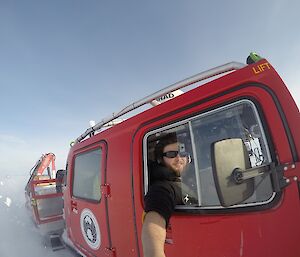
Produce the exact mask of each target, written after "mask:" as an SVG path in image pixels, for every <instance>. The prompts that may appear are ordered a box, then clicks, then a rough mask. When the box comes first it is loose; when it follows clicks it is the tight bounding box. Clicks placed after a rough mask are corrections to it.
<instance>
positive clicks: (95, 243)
mask: <svg viewBox="0 0 300 257" xmlns="http://www.w3.org/2000/svg"><path fill="white" fill-rule="evenodd" d="M80 227H81V233H82V235H83V238H84V240H85V241H86V243H87V244H88V245H89V247H91V248H92V249H93V250H97V249H99V247H100V245H101V234H100V228H99V225H98V222H97V219H96V217H95V215H94V214H93V213H92V211H91V210H89V209H84V210H83V211H82V212H81V215H80Z"/></svg>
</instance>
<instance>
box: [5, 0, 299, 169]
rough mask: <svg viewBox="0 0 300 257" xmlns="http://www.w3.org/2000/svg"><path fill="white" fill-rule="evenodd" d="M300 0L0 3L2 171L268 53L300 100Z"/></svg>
mask: <svg viewBox="0 0 300 257" xmlns="http://www.w3.org/2000/svg"><path fill="white" fill-rule="evenodd" d="M299 10H300V2H299V1H297V0H295V1H279V0H272V1H268V0H267V1H258V0H253V1H241V0H240V1H230V0H229V1H214V0H212V1H199V0H186V1H182V0H152V1H143V0H140V1H137V0H136V1H132V0H128V1H124V0H123V1H114V0H110V1H104V0H85V1H83V0H81V1H79V0H48V1H46V0H26V1H24V0H10V1H8V0H0V89H1V101H0V115H1V116H0V117H1V126H0V155H1V159H0V166H1V170H0V172H6V173H19V174H24V173H27V172H29V170H30V168H31V166H33V164H34V163H35V161H36V160H37V159H38V158H39V157H40V155H41V154H42V153H45V152H54V153H55V154H56V156H57V166H58V168H63V167H64V165H65V160H66V156H67V153H68V150H69V142H70V141H72V140H73V139H74V138H76V137H78V136H79V135H80V134H81V133H82V132H84V131H85V129H86V128H87V127H88V122H89V120H96V121H100V120H101V119H102V118H104V117H107V116H109V115H110V114H111V113H112V112H117V111H118V110H120V109H121V108H122V107H124V106H126V105H128V104H130V103H131V102H133V101H135V100H139V99H140V98H143V97H145V96H146V95H149V94H151V93H153V92H155V91H157V90H159V89H161V88H162V87H165V86H167V85H169V84H172V83H174V82H177V81H179V80H181V79H183V78H186V77H189V76H191V75H194V74H196V73H198V72H201V71H203V70H206V69H209V68H212V67H214V66H218V65H220V64H224V63H227V62H230V61H239V62H245V59H246V57H247V55H248V54H249V53H250V52H251V51H256V52H258V53H259V54H260V55H262V56H264V57H266V58H267V59H268V60H269V61H270V62H271V63H272V65H273V66H274V67H275V68H276V69H277V71H278V73H279V74H280V75H281V77H282V78H283V80H284V81H285V82H286V84H287V86H288V87H289V89H290V91H291V93H292V94H293V96H294V97H295V99H296V102H297V104H298V105H299V103H300V90H299V88H298V86H299V78H300V76H299V72H298V70H300V59H299V56H300V33H299V24H300V22H299V20H300V18H299Z"/></svg>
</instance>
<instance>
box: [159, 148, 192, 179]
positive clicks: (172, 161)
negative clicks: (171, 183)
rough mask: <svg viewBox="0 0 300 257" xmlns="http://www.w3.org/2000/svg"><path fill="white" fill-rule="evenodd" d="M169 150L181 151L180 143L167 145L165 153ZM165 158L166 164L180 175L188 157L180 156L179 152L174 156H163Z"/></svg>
mask: <svg viewBox="0 0 300 257" xmlns="http://www.w3.org/2000/svg"><path fill="white" fill-rule="evenodd" d="M169 151H179V146H178V143H173V144H169V145H166V146H165V147H164V149H163V153H166V152H169ZM163 160H164V164H165V166H166V167H167V168H169V169H171V170H173V171H174V172H175V173H176V174H177V175H178V176H179V175H180V174H181V173H182V172H183V171H184V170H185V167H186V165H187V157H180V156H179V154H177V155H176V156H175V157H174V158H168V157H166V156H163Z"/></svg>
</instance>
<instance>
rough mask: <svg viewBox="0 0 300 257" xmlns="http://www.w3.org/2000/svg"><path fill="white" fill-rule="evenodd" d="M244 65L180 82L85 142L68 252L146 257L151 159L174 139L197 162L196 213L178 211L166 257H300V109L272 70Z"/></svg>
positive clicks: (70, 165)
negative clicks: (159, 147) (168, 137)
mask: <svg viewBox="0 0 300 257" xmlns="http://www.w3.org/2000/svg"><path fill="white" fill-rule="evenodd" d="M247 63H248V65H245V64H241V63H235V62H233V63H229V64H225V65H222V66H219V67H216V68H213V69H211V70H208V71H205V72H202V73H199V74H197V75H195V76H193V77H190V78H188V79H185V80H183V81H180V82H178V83H175V84H173V85H171V86H169V87H167V88H165V89H162V90H161V91H159V92H156V93H155V94H153V95H150V96H148V97H145V98H143V99H141V100H140V101H137V102H135V103H133V104H131V105H129V106H127V107H125V108H124V109H123V110H122V111H120V112H119V113H115V114H114V115H112V116H111V117H109V118H106V119H103V120H102V121H101V122H99V123H98V124H96V125H95V126H93V127H91V128H89V129H87V130H86V132H85V133H83V134H82V135H81V136H79V137H78V138H77V139H76V141H75V143H74V145H73V146H72V147H71V149H70V152H69V156H68V160H67V180H66V185H65V187H64V217H65V222H66V227H65V232H64V234H63V238H64V241H65V242H67V243H68V244H69V245H70V246H72V247H73V248H74V249H76V250H77V252H79V253H81V254H82V255H84V256H90V257H92V256H97V257H104V256H120V257H142V256H143V252H142V246H141V236H140V235H141V229H142V215H143V209H144V202H143V199H144V196H145V194H146V193H147V191H148V188H149V185H150V184H151V179H150V168H149V167H150V166H151V164H152V163H153V162H155V161H156V160H155V158H154V148H155V145H156V143H157V142H158V141H159V140H160V138H162V137H164V136H165V135H166V134H169V133H173V134H174V133H175V134H176V135H177V138H178V140H179V141H180V147H181V148H182V149H183V150H184V151H185V152H188V153H189V157H190V162H189V166H188V169H187V171H186V172H185V173H184V174H183V175H182V183H183V184H185V186H187V187H188V188H189V189H190V190H191V191H193V194H194V195H193V197H194V198H195V199H196V202H195V203H193V204H191V205H178V206H177V207H176V212H175V214H174V215H173V216H172V218H171V220H170V227H169V229H168V233H167V239H166V245H165V253H166V256H168V257H182V256H184V257H202V256H209V257H221V256H222V257H240V256H243V257H257V256H264V257H282V256H286V257H297V256H300V244H299V238H300V204H299V196H300V189H299V187H300V185H299V173H300V166H299V153H300V133H299V127H300V119H299V117H300V116H299V110H298V108H297V106H296V104H295V102H294V100H293V98H292V96H291V95H290V93H289V91H288V89H287V88H286V86H285V85H284V83H283V81H282V80H281V78H280V77H279V76H278V74H277V73H276V71H275V70H274V68H273V67H272V65H271V64H270V63H269V62H268V61H267V60H266V59H262V58H259V56H257V55H255V54H251V55H250V57H249V58H248V60H247ZM216 75H218V77H217V78H216V79H214V80H211V81H209V82H207V83H206V84H201V85H200V84H199V81H201V80H204V79H207V78H212V77H214V76H216ZM220 75H222V76H220ZM197 83H198V85H197ZM190 85H193V86H192V87H193V88H192V89H190V90H187V91H186V92H184V93H182V94H181V95H179V96H177V97H174V98H173V99H170V100H169V101H166V102H164V103H161V104H158V105H157V106H154V107H152V108H150V109H148V110H146V111H143V112H140V113H138V114H137V115H135V116H133V117H131V118H129V119H127V120H124V121H123V122H118V124H117V125H113V124H112V123H113V122H114V121H115V120H116V119H117V118H119V117H121V116H123V115H124V114H126V113H128V112H130V111H132V110H134V109H136V108H138V107H140V106H142V105H144V104H147V103H151V102H152V101H153V100H157V101H158V102H159V100H160V99H166V98H172V93H171V92H174V91H175V90H179V89H183V88H184V87H186V86H190ZM164 96H165V97H164ZM156 103H157V102H156ZM107 124H109V125H112V126H110V127H109V128H107V127H105V126H107ZM182 197H183V199H184V198H185V197H189V196H188V195H183V196H182Z"/></svg>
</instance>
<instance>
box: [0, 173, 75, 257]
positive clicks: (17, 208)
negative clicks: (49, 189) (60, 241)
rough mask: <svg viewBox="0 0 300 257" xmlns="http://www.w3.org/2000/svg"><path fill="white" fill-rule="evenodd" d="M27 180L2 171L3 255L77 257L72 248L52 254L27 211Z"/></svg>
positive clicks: (0, 250) (0, 216)
mask: <svg viewBox="0 0 300 257" xmlns="http://www.w3.org/2000/svg"><path fill="white" fill-rule="evenodd" d="M27 179H28V176H12V175H5V174H3V173H2V172H0V230H1V233H0V256H1V257H41V256H43V257H74V256H75V255H74V253H72V252H71V251H70V250H69V249H63V250H59V251H55V252H53V251H52V249H51V248H50V247H49V246H47V244H46V241H45V239H44V238H43V237H42V236H41V235H40V234H39V230H38V228H36V227H35V226H34V223H33V221H32V220H31V217H30V213H29V211H28V210H27V209H26V208H25V194H24V188H25V185H26V183H27Z"/></svg>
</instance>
